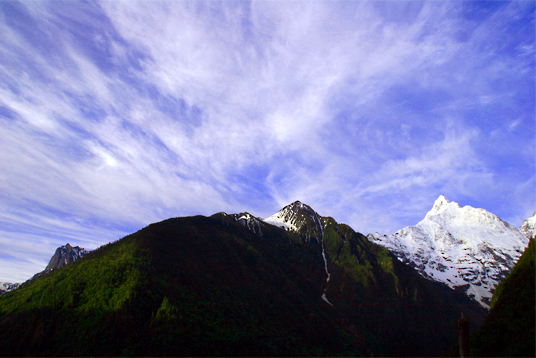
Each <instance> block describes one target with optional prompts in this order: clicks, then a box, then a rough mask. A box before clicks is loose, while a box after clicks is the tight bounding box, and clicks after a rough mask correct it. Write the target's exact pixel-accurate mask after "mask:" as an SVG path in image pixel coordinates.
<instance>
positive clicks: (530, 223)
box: [519, 211, 536, 239]
mask: <svg viewBox="0 0 536 358" xmlns="http://www.w3.org/2000/svg"><path fill="white" fill-rule="evenodd" d="M519 231H521V233H522V234H523V235H525V236H526V237H528V238H529V239H530V238H531V237H534V236H535V235H536V211H535V212H534V214H532V217H530V218H528V219H525V221H523V224H521V227H520V228H519Z"/></svg>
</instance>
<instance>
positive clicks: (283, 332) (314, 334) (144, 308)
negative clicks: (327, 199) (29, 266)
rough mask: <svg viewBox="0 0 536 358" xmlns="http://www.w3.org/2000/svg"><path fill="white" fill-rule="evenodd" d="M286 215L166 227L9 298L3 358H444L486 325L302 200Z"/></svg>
mask: <svg viewBox="0 0 536 358" xmlns="http://www.w3.org/2000/svg"><path fill="white" fill-rule="evenodd" d="M283 212H285V213H286V216H285V215H281V214H282V213H283ZM275 216H277V217H279V226H277V225H272V224H270V222H273V217H274V216H272V217H271V219H270V218H267V219H266V220H261V219H260V218H257V217H255V216H253V215H251V214H249V213H240V214H226V213H218V214H215V215H212V216H211V217H204V216H195V217H184V218H173V219H168V220H165V221H162V222H159V223H155V224H151V225H149V226H148V227H146V228H144V229H142V230H140V231H138V232H136V233H134V234H131V235H129V236H127V237H124V238H122V239H121V240H118V241H116V242H114V243H111V244H108V245H105V246H102V247H100V248H98V249H97V250H94V251H91V252H89V253H87V254H86V255H84V256H83V257H82V258H80V259H78V260H76V261H74V262H72V263H70V264H68V265H66V266H64V267H62V268H60V269H55V270H52V271H50V272H49V273H47V274H46V275H43V276H41V277H39V278H37V279H35V280H33V281H30V282H28V283H27V284H25V285H24V286H23V287H21V288H19V289H17V290H15V291H12V292H9V293H7V294H5V295H3V296H1V297H0V341H2V344H1V345H0V355H6V356H20V355H25V356H28V355H38V356H43V355H52V356H73V355H76V356H90V355H91V356H116V355H145V356H165V355H171V356H186V355H188V356H363V355H377V356H378V355H380V356H386V355H390V356H437V355H438V354H441V353H442V352H443V351H445V350H446V349H448V348H449V347H450V346H451V345H452V344H453V343H454V342H455V341H456V340H457V336H456V330H455V327H456V324H457V320H458V318H459V316H460V313H461V312H463V313H464V314H465V316H466V317H468V319H469V320H470V322H471V323H472V327H473V329H476V327H477V326H479V325H480V324H481V323H482V321H483V320H484V316H485V314H486V310H484V309H483V308H482V307H480V306H479V305H477V304H476V303H475V302H473V301H471V300H470V299H468V298H467V297H466V296H465V295H463V294H461V293H459V292H456V291H454V290H451V289H450V288H448V287H446V286H445V285H443V284H440V283H437V282H433V281H429V280H426V279H424V278H423V277H421V276H420V275H419V274H418V273H417V272H416V271H415V270H414V269H413V268H411V267H409V266H407V265H405V264H403V263H402V262H400V261H399V260H398V259H397V258H396V257H395V256H393V255H392V254H391V253H390V252H389V251H388V250H387V249H385V248H383V247H381V246H378V245H375V244H372V243H370V242H369V241H368V240H367V238H366V237H365V236H363V235H362V234H359V233H357V232H355V231H354V230H352V229H351V228H350V227H349V226H347V225H344V224H339V223H337V222H336V221H335V220H334V219H333V218H330V217H322V216H320V215H319V214H317V213H316V212H315V211H314V210H313V209H311V208H310V207H309V206H307V205H305V204H302V203H299V202H296V203H293V204H291V205H290V206H288V207H286V209H285V208H284V209H282V211H280V212H279V213H277V214H275ZM276 223H277V221H276ZM290 225H293V228H291V229H285V228H282V227H280V226H285V227H290Z"/></svg>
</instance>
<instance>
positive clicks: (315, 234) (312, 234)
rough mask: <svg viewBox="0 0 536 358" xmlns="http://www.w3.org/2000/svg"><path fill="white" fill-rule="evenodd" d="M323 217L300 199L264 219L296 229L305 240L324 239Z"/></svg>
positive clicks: (276, 224)
mask: <svg viewBox="0 0 536 358" xmlns="http://www.w3.org/2000/svg"><path fill="white" fill-rule="evenodd" d="M321 219H322V218H321V217H320V215H318V214H317V213H316V212H315V211H314V210H313V209H312V208H311V207H310V206H309V205H307V204H304V203H302V202H300V201H295V202H293V203H292V204H289V205H287V206H285V207H284V208H283V209H281V210H279V211H278V212H277V213H275V214H274V215H272V216H270V217H267V218H266V219H264V221H265V222H267V223H269V224H272V225H275V226H279V227H282V228H284V229H286V230H290V231H294V232H296V233H298V234H301V235H303V236H304V237H305V242H309V241H310V240H311V239H314V240H315V241H317V242H319V243H320V242H321V241H322V235H323V224H322V220H321Z"/></svg>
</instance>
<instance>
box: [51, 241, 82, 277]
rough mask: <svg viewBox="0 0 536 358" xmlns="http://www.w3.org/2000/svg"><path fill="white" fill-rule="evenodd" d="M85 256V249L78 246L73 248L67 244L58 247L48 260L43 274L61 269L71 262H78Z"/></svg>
mask: <svg viewBox="0 0 536 358" xmlns="http://www.w3.org/2000/svg"><path fill="white" fill-rule="evenodd" d="M85 254H87V251H86V250H85V249H83V248H81V247H79V246H75V247H73V246H71V244H69V243H67V245H63V246H61V247H58V248H57V249H56V252H55V253H54V255H53V256H52V258H51V259H50V261H49V263H48V265H47V267H46V269H45V272H48V271H52V270H55V269H58V268H61V267H63V266H65V265H67V264H69V263H71V262H73V261H76V260H78V259H79V258H81V257H83V256H84V255H85Z"/></svg>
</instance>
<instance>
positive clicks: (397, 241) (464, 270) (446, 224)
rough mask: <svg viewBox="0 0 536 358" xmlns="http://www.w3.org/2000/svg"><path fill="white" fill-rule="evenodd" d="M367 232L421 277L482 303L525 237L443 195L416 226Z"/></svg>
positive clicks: (511, 263) (485, 303)
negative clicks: (389, 230)
mask: <svg viewBox="0 0 536 358" xmlns="http://www.w3.org/2000/svg"><path fill="white" fill-rule="evenodd" d="M368 237H369V239H370V240H371V241H372V242H374V243H376V244H379V245H381V246H383V247H385V248H387V249H389V251H391V252H392V253H394V254H395V255H396V256H397V257H398V258H399V259H400V260H401V261H403V262H405V263H408V264H410V265H411V266H412V267H415V269H416V270H417V271H418V272H419V273H420V274H421V275H423V276H424V277H426V278H428V279H430V280H434V281H438V282H442V283H444V284H446V285H448V286H449V287H451V288H454V289H458V290H462V291H463V292H466V294H467V295H468V296H469V297H471V298H473V299H474V300H476V301H477V302H478V303H479V304H481V305H482V306H483V307H485V308H489V303H490V300H491V297H492V293H493V291H494V289H495V286H497V284H498V282H499V281H500V280H501V279H502V278H503V277H504V276H505V275H506V274H507V273H508V272H509V271H510V270H511V269H512V267H513V266H514V264H515V263H516V262H517V260H518V259H519V257H520V256H521V253H522V252H523V250H524V249H525V247H526V246H527V244H528V239H527V237H525V236H524V235H523V234H522V233H521V232H520V231H519V230H518V229H516V228H515V227H513V226H512V225H510V224H508V223H507V222H504V221H502V220H501V219H499V218H498V217H497V216H496V215H494V214H492V213H490V212H488V211H486V210H484V209H475V208H473V207H471V206H464V207H463V208H462V207H460V205H459V204H458V203H455V202H453V201H449V200H447V199H446V198H445V197H444V196H440V197H439V198H438V199H437V200H436V201H435V203H434V206H433V208H432V209H431V210H430V211H429V212H428V213H427V214H426V216H425V218H424V219H423V220H422V221H421V222H419V223H418V224H417V225H415V226H408V227H406V228H404V229H402V230H400V231H398V232H396V233H395V234H392V235H389V236H387V235H383V236H382V235H380V234H375V235H369V236H368Z"/></svg>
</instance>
